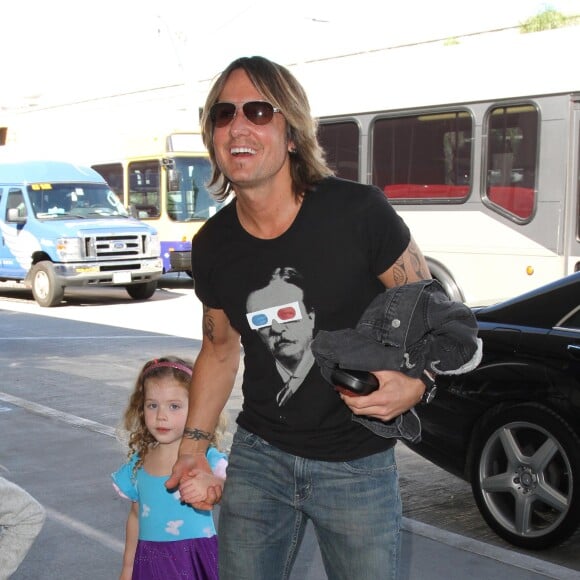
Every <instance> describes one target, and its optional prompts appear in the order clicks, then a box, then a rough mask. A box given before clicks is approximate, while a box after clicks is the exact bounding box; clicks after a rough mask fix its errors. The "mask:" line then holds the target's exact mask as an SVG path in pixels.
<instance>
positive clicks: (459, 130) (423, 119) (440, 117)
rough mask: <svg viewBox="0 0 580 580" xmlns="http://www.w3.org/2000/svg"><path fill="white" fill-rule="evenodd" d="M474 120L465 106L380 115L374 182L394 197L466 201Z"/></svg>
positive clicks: (374, 144)
mask: <svg viewBox="0 0 580 580" xmlns="http://www.w3.org/2000/svg"><path fill="white" fill-rule="evenodd" d="M472 133H473V121H472V119H471V117H470V115H469V114H468V113H466V112H460V111H458V112H449V113H434V114H428V115H416V116H405V117H394V118H383V119H378V120H377V121H375V123H374V125H373V132H372V182H373V184H374V185H376V186H378V187H379V188H380V189H382V190H383V191H384V192H385V194H386V195H387V196H388V197H389V199H391V200H395V201H397V202H405V201H408V202H412V203H416V202H417V201H419V200H429V201H430V202H432V201H464V200H465V199H466V198H467V196H468V195H469V191H470V185H471V175H472V170H471V142H472Z"/></svg>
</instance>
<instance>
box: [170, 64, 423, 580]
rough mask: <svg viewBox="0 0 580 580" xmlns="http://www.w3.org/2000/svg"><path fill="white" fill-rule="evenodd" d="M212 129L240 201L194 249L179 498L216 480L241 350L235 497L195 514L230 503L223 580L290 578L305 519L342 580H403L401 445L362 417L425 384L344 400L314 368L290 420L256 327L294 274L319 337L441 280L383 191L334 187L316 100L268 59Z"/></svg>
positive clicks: (226, 82) (228, 494) (397, 376)
mask: <svg viewBox="0 0 580 580" xmlns="http://www.w3.org/2000/svg"><path fill="white" fill-rule="evenodd" d="M202 132H203V138H204V143H205V145H206V147H207V149H208V151H209V155H210V158H211V160H212V162H213V175H212V182H211V184H210V185H212V186H213V187H214V189H215V190H216V197H217V198H218V199H225V198H226V197H227V196H228V195H229V194H231V193H234V194H235V196H234V199H233V201H232V202H231V203H230V204H228V205H227V206H225V207H224V208H223V209H222V210H220V212H218V213H217V214H216V215H215V216H214V217H212V218H211V219H210V220H208V221H207V222H206V224H205V225H204V227H203V228H202V229H201V230H200V232H199V234H198V235H197V236H196V237H195V238H194V242H193V248H192V269H193V274H194V279H195V289H196V293H197V296H198V297H199V298H200V300H201V301H202V303H203V305H204V306H203V308H204V316H203V341H202V347H201V351H200V353H199V356H198V358H197V362H196V364H195V368H194V372H193V377H192V384H191V392H190V402H191V405H190V409H191V411H190V414H189V418H188V423H187V425H188V427H187V429H186V432H185V435H184V438H183V441H182V444H181V447H180V459H179V460H178V462H177V463H176V464H175V466H174V469H173V474H172V477H171V478H170V480H169V481H168V482H167V486H168V487H169V488H172V487H175V486H177V485H178V484H179V482H180V480H182V479H184V478H186V477H190V476H192V475H194V474H195V470H196V469H201V470H205V471H208V470H209V467H208V466H207V462H206V461H205V457H204V453H205V449H206V448H207V446H208V444H209V440H210V438H211V434H212V432H213V430H214V428H215V424H216V421H217V418H218V415H219V413H220V411H221V410H222V408H223V407H224V405H225V404H226V402H227V400H228V397H229V395H230V393H231V390H232V387H233V384H234V380H235V376H236V373H237V370H238V364H239V358H240V338H241V341H242V345H243V348H244V361H245V371H244V380H243V385H242V390H243V395H244V404H243V409H242V412H241V413H240V415H239V417H238V420H237V422H238V429H237V432H236V434H235V436H234V442H233V445H232V450H231V454H230V461H229V467H228V478H227V482H226V484H225V489H224V490H223V498H222V497H221V490H220V489H217V488H211V489H208V496H207V498H206V501H205V502H204V503H202V504H196V505H195V507H198V508H208V507H211V505H212V504H213V503H215V502H216V501H219V500H220V499H222V503H221V509H220V521H219V528H218V531H219V544H220V548H219V550H220V551H219V568H220V578H221V580H276V579H283V578H288V576H289V574H290V571H291V569H292V565H293V563H294V559H295V557H296V553H297V551H298V549H299V547H300V543H301V540H302V537H303V534H304V530H305V525H306V523H307V521H308V520H311V521H312V523H313V525H314V528H315V530H316V534H317V538H318V541H319V545H320V550H321V554H322V558H323V560H324V566H325V569H326V573H327V575H328V577H329V578H331V579H345V580H346V579H348V580H352V579H353V578H365V579H367V578H368V579H373V580H374V579H378V578H381V579H385V578H389V579H390V578H396V577H397V569H398V561H399V552H400V520H401V503H400V495H399V488H398V478H397V471H396V465H395V458H394V449H393V447H394V440H392V439H387V438H383V437H380V436H377V435H376V434H374V433H373V432H372V431H371V430H369V429H366V428H365V427H364V426H362V425H360V424H359V423H357V422H355V421H352V420H351V418H352V414H353V413H354V414H355V415H361V416H368V417H374V418H377V419H380V420H384V421H386V420H390V419H392V418H394V417H396V416H398V415H400V414H401V413H403V412H404V411H407V410H408V409H409V408H411V407H412V406H414V405H415V404H417V403H418V402H419V401H420V400H421V397H422V395H423V393H424V391H425V384H424V382H423V381H422V380H420V379H416V378H410V377H407V376H405V375H403V374H402V373H400V372H397V371H386V370H385V371H379V372H376V373H375V375H376V376H377V378H378V380H379V389H378V390H377V391H376V392H374V393H371V394H370V395H368V396H364V397H347V396H343V395H339V394H337V393H336V392H335V391H334V389H333V388H332V387H331V386H330V385H328V383H326V381H325V380H324V378H323V377H322V375H321V374H320V372H319V371H318V369H317V368H316V367H315V366H313V367H312V368H311V369H310V371H309V372H308V373H307V375H305V376H304V377H303V379H302V381H301V384H300V388H298V389H297V390H296V391H295V392H294V393H293V394H292V396H291V397H290V398H288V399H287V400H286V402H285V404H284V405H283V407H281V406H280V404H279V398H278V393H277V391H276V389H275V388H274V389H273V388H272V387H273V385H279V383H280V375H279V373H278V370H277V369H276V367H275V366H274V365H272V364H271V356H272V355H271V353H270V351H269V350H268V349H265V348H264V342H263V339H262V338H260V336H258V334H257V332H256V329H255V328H252V325H251V317H250V320H249V319H248V316H247V315H248V310H250V313H252V312H255V311H254V310H252V309H253V308H255V307H256V304H254V302H253V298H255V295H253V294H252V293H253V292H254V291H255V288H256V287H258V288H259V287H260V286H259V281H260V280H262V279H263V278H264V276H266V275H267V274H268V273H270V272H272V271H273V270H274V269H275V268H276V267H279V266H280V265H281V264H283V265H291V266H292V268H294V269H295V270H296V271H298V272H300V274H301V276H302V277H303V279H304V281H305V285H307V286H308V290H307V291H305V292H304V294H305V295H306V294H308V297H309V301H310V304H311V305H313V308H314V309H315V312H316V329H324V330H337V329H341V328H351V327H354V326H355V325H356V323H357V321H358V319H359V317H360V316H361V314H362V313H363V311H364V310H365V308H366V307H367V305H368V304H369V303H370V302H371V300H372V299H373V298H374V297H375V296H377V295H378V294H379V293H380V292H382V291H384V289H385V287H393V286H397V285H401V284H406V283H408V282H414V281H418V280H421V279H426V278H429V277H430V275H429V270H428V268H427V265H426V263H425V260H424V258H423V256H422V254H421V252H420V250H419V249H418V247H417V246H416V244H415V243H414V241H413V240H412V238H411V235H410V233H409V230H408V228H407V227H406V225H405V224H404V223H403V221H402V220H401V219H400V218H399V216H397V214H396V213H395V212H394V210H393V208H392V207H391V206H390V204H389V203H388V201H387V200H386V198H385V196H384V195H383V194H382V192H380V191H379V190H378V189H377V188H374V187H370V186H364V185H360V184H356V183H353V182H348V181H344V180H339V179H336V178H334V177H332V171H331V170H330V169H329V168H328V167H327V165H326V163H325V161H324V157H323V153H322V151H321V149H320V146H319V144H318V142H317V139H316V123H315V122H314V120H313V119H312V117H311V114H310V108H309V104H308V99H307V97H306V94H305V93H304V90H303V88H302V87H301V85H300V84H299V83H298V82H297V80H296V79H295V78H294V77H293V76H292V75H291V74H290V73H289V71H288V70H287V69H285V68H284V67H281V66H279V65H277V64H275V63H272V62H271V61H268V60H267V59H264V58H262V57H251V58H241V59H238V60H236V61H234V62H233V63H231V64H230V65H229V66H228V67H227V68H226V70H225V71H224V72H223V73H222V74H221V75H220V76H219V77H218V78H217V80H216V81H215V83H214V85H213V87H212V89H211V90H210V93H209V95H208V98H207V101H206V106H205V109H204V113H203V116H202ZM284 290H287V288H285V287H284V286H283V285H281V284H280V285H279V286H278V287H277V288H270V289H269V290H268V292H267V294H268V296H267V298H268V300H267V302H268V304H269V305H274V306H287V305H288V303H289V298H292V297H291V296H290V297H289V296H288V295H287V293H286V292H285V291H284ZM248 297H250V298H249V301H248ZM294 298H295V300H293V302H298V303H300V300H298V298H299V296H298V295H296V296H295V297H294ZM264 305H266V304H265V303H264ZM308 312H311V310H307V311H306V312H301V314H302V316H305V315H306V316H308ZM270 314H271V312H270ZM266 315H267V314H266ZM257 320H258V321H259V319H257ZM313 323H314V318H312V324H313ZM272 346H275V344H273V345H272ZM287 358H288V357H287Z"/></svg>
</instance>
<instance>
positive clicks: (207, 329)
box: [202, 304, 215, 342]
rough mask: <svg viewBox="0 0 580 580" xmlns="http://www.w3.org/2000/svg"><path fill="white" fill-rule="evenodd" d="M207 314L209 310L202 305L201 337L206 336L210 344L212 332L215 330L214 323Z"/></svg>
mask: <svg viewBox="0 0 580 580" xmlns="http://www.w3.org/2000/svg"><path fill="white" fill-rule="evenodd" d="M209 312H210V309H209V308H208V307H207V306H206V305H205V304H204V305H203V321H202V330H203V335H204V336H207V338H208V339H209V340H210V342H213V340H214V335H213V331H214V328H215V322H214V320H213V318H212V317H211V316H210V314H209Z"/></svg>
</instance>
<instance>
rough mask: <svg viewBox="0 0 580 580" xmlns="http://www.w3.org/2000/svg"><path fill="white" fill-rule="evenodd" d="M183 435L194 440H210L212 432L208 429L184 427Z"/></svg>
mask: <svg viewBox="0 0 580 580" xmlns="http://www.w3.org/2000/svg"><path fill="white" fill-rule="evenodd" d="M183 436H184V437H185V438H186V439H193V440H194V441H200V440H202V439H203V440H205V441H211V437H212V434H211V433H210V432H209V431H202V430H201V429H189V428H188V427H186V428H185V430H184V431H183Z"/></svg>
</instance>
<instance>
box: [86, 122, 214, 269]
mask: <svg viewBox="0 0 580 580" xmlns="http://www.w3.org/2000/svg"><path fill="white" fill-rule="evenodd" d="M151 149H152V152H151V153H150V154H143V151H138V150H137V148H133V153H135V155H131V156H126V157H123V158H122V159H113V160H109V161H107V162H104V163H91V166H92V168H93V169H95V170H96V171H97V172H98V173H100V174H101V175H102V176H103V177H104V178H105V180H106V181H107V183H108V184H109V185H110V187H111V189H113V190H114V191H115V192H116V193H117V194H118V195H119V196H120V197H121V199H123V202H124V204H125V206H126V207H127V208H129V210H130V212H131V214H132V215H133V216H134V217H136V218H138V219H140V220H143V221H145V222H148V223H150V224H151V225H152V226H154V227H155V228H156V230H157V232H158V234H159V239H160V242H161V257H162V259H163V272H164V273H171V272H186V273H187V274H188V275H191V239H192V238H193V236H194V235H195V234H196V233H197V231H198V230H199V228H200V227H201V226H202V225H203V223H204V222H205V220H207V219H208V218H209V217H211V216H212V215H214V214H215V213H216V211H218V210H219V209H220V207H221V205H222V204H219V203H216V201H215V200H214V199H213V198H212V197H211V195H210V193H209V192H208V190H207V188H206V184H207V182H208V181H209V178H210V175H211V166H210V162H209V157H208V155H207V151H206V150H205V148H204V147H203V144H202V142H201V138H200V135H199V134H197V133H172V134H170V135H168V136H167V137H166V138H165V139H164V143H163V145H162V146H161V147H151Z"/></svg>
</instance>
